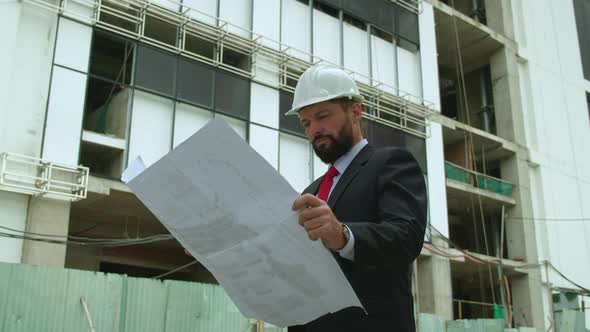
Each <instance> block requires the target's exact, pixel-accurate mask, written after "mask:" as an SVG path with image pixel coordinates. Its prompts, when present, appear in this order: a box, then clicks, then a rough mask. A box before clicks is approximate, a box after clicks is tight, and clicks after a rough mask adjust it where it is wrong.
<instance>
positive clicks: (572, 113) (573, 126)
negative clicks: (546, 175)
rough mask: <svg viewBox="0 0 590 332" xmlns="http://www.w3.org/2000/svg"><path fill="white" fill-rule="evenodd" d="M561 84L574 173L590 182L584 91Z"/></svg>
mask: <svg viewBox="0 0 590 332" xmlns="http://www.w3.org/2000/svg"><path fill="white" fill-rule="evenodd" d="M563 85H564V89H563V91H564V95H565V101H566V103H565V105H563V106H565V107H566V109H567V118H568V127H569V130H568V132H567V134H568V135H569V136H570V141H571V144H572V145H571V151H572V157H573V158H574V160H573V161H574V167H575V170H576V175H577V176H578V177H579V179H580V180H582V181H586V182H589V183H590V153H588V142H590V130H588V128H590V118H589V116H590V114H588V105H587V101H586V93H585V91H584V90H582V89H580V88H579V87H577V86H575V85H574V84H569V83H566V82H564V83H563ZM563 106H562V107H563ZM580 119H581V121H580ZM549 132H552V131H549ZM588 205H589V206H590V201H588Z"/></svg>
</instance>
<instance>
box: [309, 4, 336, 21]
mask: <svg viewBox="0 0 590 332" xmlns="http://www.w3.org/2000/svg"><path fill="white" fill-rule="evenodd" d="M313 8H315V9H317V10H319V11H321V12H322V13H324V14H327V15H330V16H332V17H334V18H339V17H340V11H339V10H338V9H337V8H334V7H332V6H329V5H326V4H323V3H321V2H317V1H315V2H314V3H313Z"/></svg>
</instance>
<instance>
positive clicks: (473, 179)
mask: <svg viewBox="0 0 590 332" xmlns="http://www.w3.org/2000/svg"><path fill="white" fill-rule="evenodd" d="M445 173H446V177H447V178H449V179H452V180H456V181H460V182H463V183H467V184H470V185H472V186H474V187H477V188H480V189H484V190H488V191H492V192H495V193H497V194H500V195H504V196H512V189H513V188H514V184H512V183H510V182H508V181H504V180H502V179H498V178H496V177H493V176H490V175H487V174H483V173H479V172H476V171H473V170H470V169H467V168H465V167H461V166H459V165H457V164H453V163H451V162H449V161H445Z"/></svg>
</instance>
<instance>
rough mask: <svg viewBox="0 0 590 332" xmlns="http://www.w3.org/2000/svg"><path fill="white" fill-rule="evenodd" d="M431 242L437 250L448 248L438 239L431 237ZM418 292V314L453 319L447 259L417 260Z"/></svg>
mask: <svg viewBox="0 0 590 332" xmlns="http://www.w3.org/2000/svg"><path fill="white" fill-rule="evenodd" d="M432 241H433V243H434V244H435V245H436V246H437V247H439V248H446V247H448V246H447V245H446V243H445V242H443V241H442V240H440V238H436V237H433V239H432ZM418 290H419V291H418V303H419V310H420V313H428V314H435V315H437V316H439V317H441V318H443V319H445V320H451V319H453V291H452V286H451V264H450V261H449V259H448V258H445V257H441V256H437V255H432V256H421V257H419V258H418ZM416 315H418V313H416Z"/></svg>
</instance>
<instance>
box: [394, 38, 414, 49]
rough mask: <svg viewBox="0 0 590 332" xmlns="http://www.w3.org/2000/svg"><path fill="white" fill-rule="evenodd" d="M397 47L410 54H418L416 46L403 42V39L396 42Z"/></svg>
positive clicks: (406, 41) (409, 42)
mask: <svg viewBox="0 0 590 332" xmlns="http://www.w3.org/2000/svg"><path fill="white" fill-rule="evenodd" d="M397 46H399V47H401V48H403V49H405V50H408V51H410V52H418V44H414V43H412V42H411V41H408V40H405V39H403V38H399V39H398V40H397Z"/></svg>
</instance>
